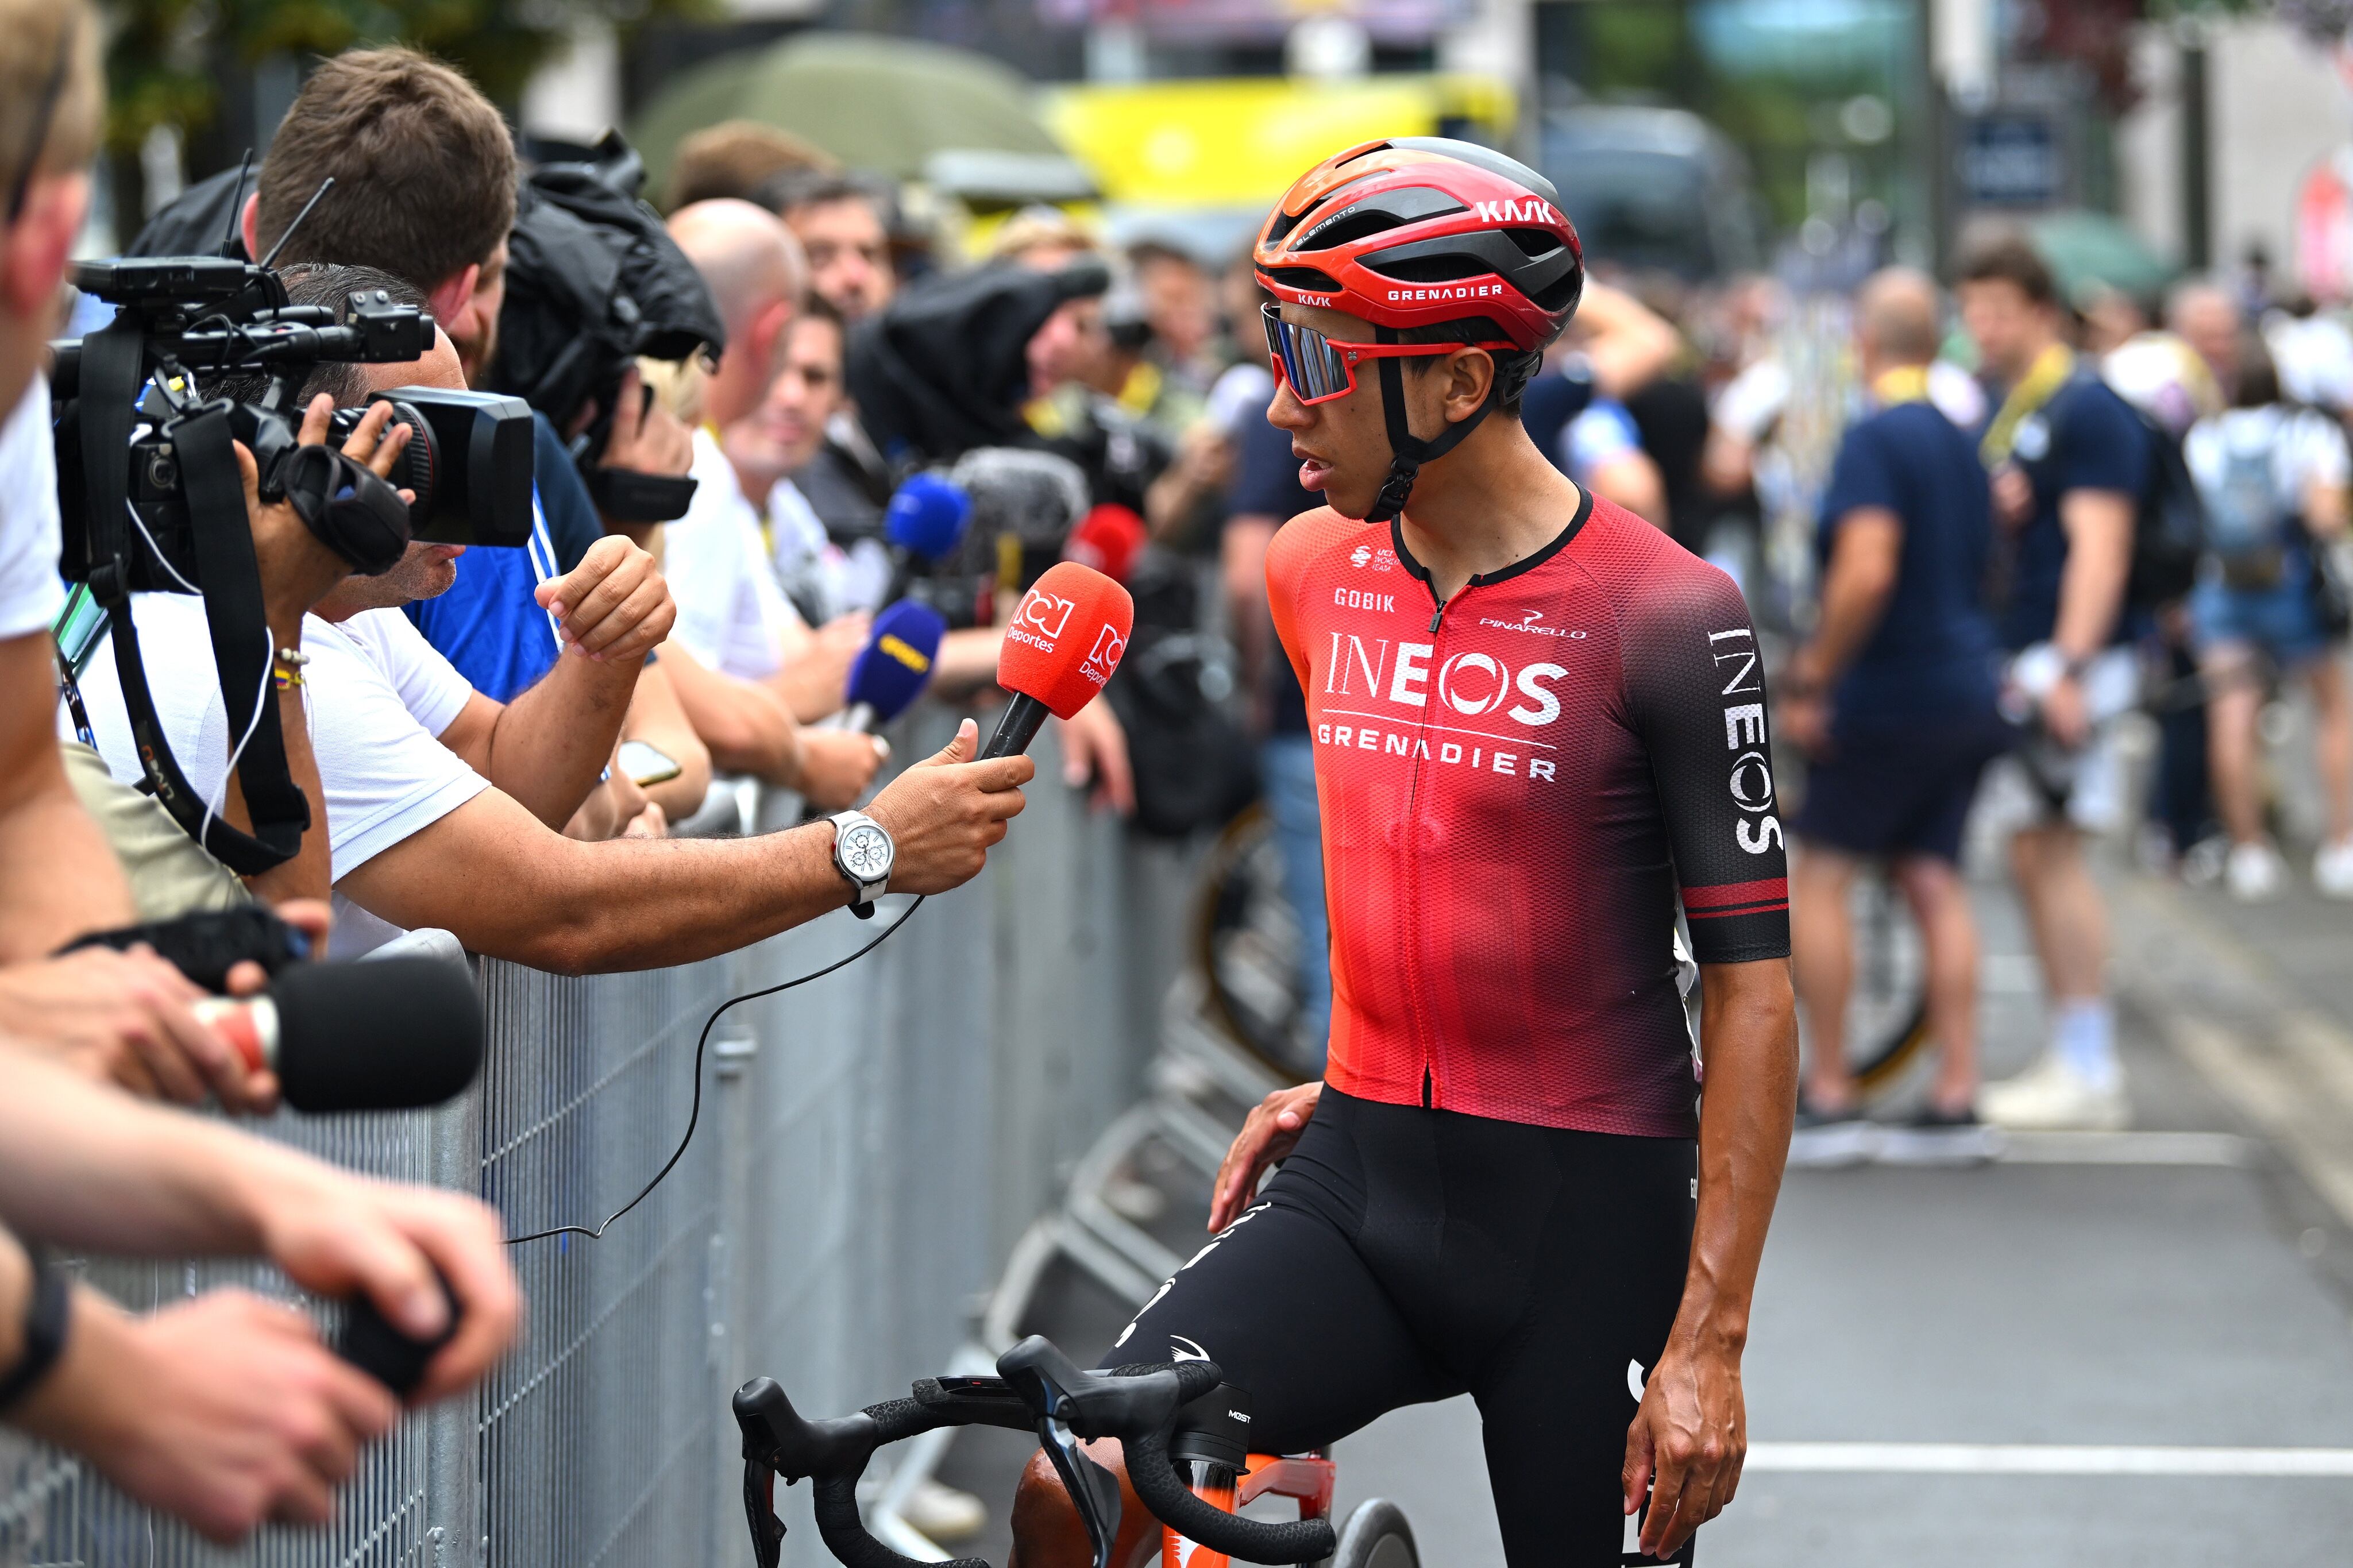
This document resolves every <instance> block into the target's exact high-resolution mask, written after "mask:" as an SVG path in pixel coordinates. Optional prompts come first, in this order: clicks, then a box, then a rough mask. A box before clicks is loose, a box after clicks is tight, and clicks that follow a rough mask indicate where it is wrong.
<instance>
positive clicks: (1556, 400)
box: [1521, 280, 1681, 522]
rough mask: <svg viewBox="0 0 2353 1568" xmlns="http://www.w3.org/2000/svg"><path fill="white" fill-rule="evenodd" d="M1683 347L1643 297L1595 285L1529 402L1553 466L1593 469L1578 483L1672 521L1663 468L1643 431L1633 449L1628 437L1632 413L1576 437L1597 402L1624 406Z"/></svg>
mask: <svg viewBox="0 0 2353 1568" xmlns="http://www.w3.org/2000/svg"><path fill="white" fill-rule="evenodd" d="M1680 346H1681V345H1680V340H1678V339H1677V337H1676V336H1675V330H1674V328H1673V327H1672V326H1670V325H1668V324H1667V322H1666V321H1662V319H1660V318H1659V317H1657V316H1655V315H1653V314H1651V310H1650V308H1649V307H1647V306H1645V305H1644V304H1643V303H1642V302H1641V300H1637V299H1635V298H1634V297H1633V296H1632V295H1630V294H1628V293H1625V292H1623V291H1622V290H1620V289H1612V288H1610V287H1609V285H1608V284H1605V283H1596V282H1592V281H1590V280H1588V282H1587V283H1586V286H1585V294H1584V297H1583V298H1582V300H1580V301H1579V303H1578V305H1577V315H1576V317H1575V318H1574V319H1573V320H1572V321H1570V322H1569V329H1568V331H1567V332H1566V333H1564V334H1563V335H1562V338H1561V341H1560V342H1559V343H1558V344H1556V346H1555V347H1554V348H1553V349H1552V350H1551V351H1550V352H1549V353H1547V354H1546V360H1545V366H1544V369H1543V370H1541V371H1540V372H1538V373H1537V374H1536V376H1535V379H1534V380H1533V381H1531V382H1529V383H1528V390H1527V393H1526V395H1525V401H1524V402H1523V404H1522V405H1521V406H1522V409H1523V412H1524V413H1525V416H1526V422H1527V431H1528V437H1529V438H1530V439H1531V440H1533V441H1535V444H1536V449H1537V450H1538V451H1541V452H1542V453H1544V455H1545V456H1546V458H1550V459H1551V460H1552V465H1553V467H1555V468H1558V469H1560V471H1561V472H1563V473H1565V474H1569V475H1570V476H1571V477H1572V478H1575V477H1577V476H1576V470H1577V468H1585V470H1586V475H1585V477H1584V478H1582V479H1578V480H1577V482H1578V483H1580V484H1584V483H1587V482H1588V480H1589V481H1590V482H1591V484H1592V486H1593V489H1594V490H1595V492H1596V493H1597V494H1599V495H1600V496H1601V497H1602V498H1603V499H1604V500H1614V501H1616V502H1617V503H1618V504H1619V505H1620V506H1623V507H1625V508H1627V510H1630V511H1633V512H1635V513H1637V514H1638V515H1639V516H1641V517H1642V518H1644V519H1645V520H1647V521H1654V522H1655V521H1659V519H1660V518H1662V517H1663V516H1664V508H1665V504H1666V503H1665V491H1664V488H1663V484H1662V480H1661V479H1660V478H1659V471H1658V467H1657V465H1656V464H1654V463H1652V462H1651V461H1650V460H1649V458H1648V457H1647V456H1645V455H1644V454H1643V453H1642V452H1641V448H1640V445H1639V442H1640V436H1639V433H1638V434H1637V435H1636V436H1635V437H1634V444H1633V445H1631V446H1630V445H1628V443H1627V441H1626V439H1625V436H1626V433H1627V432H1628V431H1630V430H1631V429H1632V420H1631V418H1630V416H1626V415H1624V414H1623V413H1622V411H1621V412H1620V413H1619V414H1617V415H1605V416H1604V417H1603V418H1602V419H1601V420H1597V421H1596V422H1595V423H1593V424H1592V425H1588V426H1587V427H1586V428H1585V430H1584V431H1583V432H1581V433H1580V438H1573V437H1571V436H1570V434H1569V432H1570V428H1571V426H1574V425H1575V424H1576V422H1577V418H1578V416H1581V415H1583V414H1584V413H1585V412H1586V411H1587V410H1588V409H1589V408H1591V407H1592V406H1593V405H1595V404H1596V403H1600V402H1609V403H1617V404H1620V405H1621V409H1622V401H1623V399H1625V398H1626V397H1629V396H1630V395H1633V394H1634V393H1635V392H1636V391H1638V390H1639V389H1640V388H1641V387H1642V386H1644V385H1646V384H1649V383H1650V382H1651V380H1653V379H1655V378H1656V377H1658V376H1659V375H1661V374H1664V372H1665V371H1666V369H1667V367H1668V366H1669V365H1670V364H1672V363H1673V362H1674V357H1675V354H1676V353H1677V352H1678V351H1679V349H1680ZM1633 458H1641V461H1640V462H1635V461H1633V460H1632V459H1633ZM1646 509H1647V510H1646Z"/></svg>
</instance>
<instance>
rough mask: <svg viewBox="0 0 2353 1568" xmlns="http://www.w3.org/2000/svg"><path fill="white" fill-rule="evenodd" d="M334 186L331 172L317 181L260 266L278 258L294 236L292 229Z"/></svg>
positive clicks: (295, 227) (300, 222)
mask: <svg viewBox="0 0 2353 1568" xmlns="http://www.w3.org/2000/svg"><path fill="white" fill-rule="evenodd" d="M334 188H335V176H334V175H332V174H330V175H328V176H327V177H326V178H325V179H323V180H321V181H320V182H319V188H318V189H317V190H315V191H312V192H311V199H310V200H309V201H307V202H304V203H303V204H302V210H301V212H299V213H296V214H295V215H294V221H293V222H292V223H290V224H288V225H287V226H286V232H285V233H284V234H281V235H280V236H279V237H278V243H277V244H275V245H273V246H271V247H269V255H267V256H265V257H263V258H261V265H262V266H264V267H267V266H269V264H270V263H271V262H273V261H275V260H277V259H278V253H279V252H280V251H281V250H283V249H285V248H286V242H287V241H288V240H290V239H291V238H293V237H294V231H295V230H296V229H298V228H301V226H302V220H303V219H304V218H306V217H309V216H311V208H312V207H315V206H317V205H319V198H320V197H322V196H323V195H326V194H327V193H328V192H329V191H332V190H333V189H334Z"/></svg>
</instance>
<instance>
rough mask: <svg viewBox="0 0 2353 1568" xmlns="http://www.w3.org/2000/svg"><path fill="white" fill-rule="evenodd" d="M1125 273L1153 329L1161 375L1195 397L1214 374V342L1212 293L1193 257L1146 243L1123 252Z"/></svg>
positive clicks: (1215, 322)
mask: <svg viewBox="0 0 2353 1568" xmlns="http://www.w3.org/2000/svg"><path fill="white" fill-rule="evenodd" d="M1127 266H1128V271H1129V273H1130V274H1131V276H1132V277H1133V278H1134V282H1135V291H1136V294H1137V296H1138V297H1139V298H1140V299H1141V300H1142V302H1143V309H1144V319H1145V321H1147V322H1149V323H1151V327H1152V338H1153V345H1154V351H1155V353H1154V358H1155V361H1156V362H1157V363H1158V364H1159V365H1160V367H1161V369H1162V370H1163V371H1164V372H1165V373H1166V374H1170V375H1173V376H1175V377H1176V378H1177V380H1179V381H1180V382H1182V383H1183V384H1185V385H1186V386H1187V387H1188V388H1189V389H1190V390H1191V391H1192V392H1193V393H1194V394H1195V395H1197V396H1198V395H1202V394H1205V393H1207V392H1208V386H1209V383H1210V381H1211V380H1213V379H1214V377H1213V375H1212V374H1211V373H1212V372H1213V371H1214V370H1215V369H1216V365H1215V363H1214V361H1213V360H1212V358H1211V348H1212V345H1213V343H1214V341H1215V339H1216V337H1217V331H1218V312H1217V296H1216V290H1215V289H1214V288H1213V286H1212V285H1211V283H1210V281H1209V274H1208V269H1207V268H1204V267H1203V266H1202V265H1201V263H1200V261H1199V260H1198V258H1195V257H1194V256H1193V255H1192V253H1191V252H1189V251H1185V250H1180V249H1178V248H1177V247H1175V246H1173V245H1163V244H1160V243H1158V242H1156V241H1153V240H1145V241H1144V242H1143V243H1141V244H1138V245H1132V246H1130V247H1128V251H1127Z"/></svg>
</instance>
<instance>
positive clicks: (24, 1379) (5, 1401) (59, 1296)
mask: <svg viewBox="0 0 2353 1568" xmlns="http://www.w3.org/2000/svg"><path fill="white" fill-rule="evenodd" d="M26 1257H27V1258H28V1259H29V1260H30V1261H31V1263H32V1266H33V1284H32V1289H31V1290H30V1291H29V1292H27V1293H26V1298H25V1323H24V1331H23V1336H22V1337H23V1343H22V1345H21V1346H20V1347H19V1349H18V1351H17V1352H16V1365H14V1366H12V1367H10V1368H9V1369H8V1370H7V1372H6V1373H5V1374H0V1411H5V1410H8V1409H10V1408H12V1407H13V1406H14V1405H16V1402H17V1401H18V1400H20V1399H22V1398H24V1397H25V1395H26V1394H30V1393H31V1392H32V1391H33V1390H34V1388H35V1387H36V1386H37V1385H38V1384H39V1383H40V1381H41V1380H42V1379H43V1378H45V1377H47V1376H48V1374H49V1373H50V1372H51V1371H52V1370H53V1369H54V1368H55V1367H56V1366H57V1364H58V1357H59V1356H61V1355H63V1354H64V1353H65V1348H66V1327H67V1324H68V1323H69V1321H71V1313H72V1307H73V1282H72V1281H71V1280H70V1279H67V1278H66V1276H65V1275H64V1274H63V1273H62V1272H60V1271H59V1270H58V1269H56V1268H51V1267H49V1262H48V1259H47V1258H44V1257H43V1256H42V1255H41V1254H40V1253H39V1252H37V1251H31V1250H28V1251H27V1252H26Z"/></svg>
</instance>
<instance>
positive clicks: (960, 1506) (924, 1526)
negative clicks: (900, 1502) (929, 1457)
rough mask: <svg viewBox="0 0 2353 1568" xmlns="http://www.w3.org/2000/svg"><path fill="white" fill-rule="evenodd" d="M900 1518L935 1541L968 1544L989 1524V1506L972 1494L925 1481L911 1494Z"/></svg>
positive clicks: (935, 1482)
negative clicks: (967, 1542) (968, 1541)
mask: <svg viewBox="0 0 2353 1568" xmlns="http://www.w3.org/2000/svg"><path fill="white" fill-rule="evenodd" d="M899 1517H900V1518H902V1519H903V1520H905V1521H907V1522H908V1523H909V1524H912V1525H913V1526H914V1527H915V1529H916V1531H918V1532H919V1533H920V1534H922V1535H923V1536H925V1537H927V1538H929V1539H931V1540H933V1541H967V1540H970V1539H971V1538H972V1537H973V1536H976V1535H978V1534H979V1533H980V1531H981V1529H982V1527H983V1526H985V1525H987V1523H988V1507H987V1504H985V1503H983V1502H982V1501H981V1500H979V1499H978V1498H976V1497H975V1496H973V1495H972V1494H971V1493H970V1492H960V1491H958V1490H956V1489H955V1488H954V1487H951V1486H944V1485H942V1484H941V1483H940V1482H938V1481H932V1480H926V1481H922V1482H919V1483H918V1484H917V1485H916V1487H915V1489H914V1490H913V1492H912V1493H911V1494H909V1496H908V1498H907V1506H906V1508H905V1509H904V1510H902V1512H901V1513H900V1516H899Z"/></svg>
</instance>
